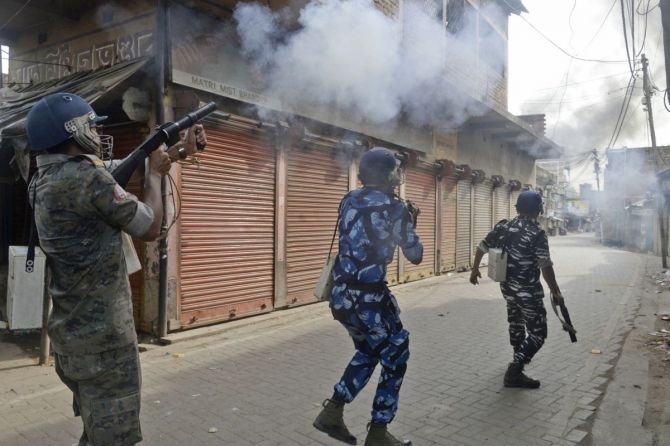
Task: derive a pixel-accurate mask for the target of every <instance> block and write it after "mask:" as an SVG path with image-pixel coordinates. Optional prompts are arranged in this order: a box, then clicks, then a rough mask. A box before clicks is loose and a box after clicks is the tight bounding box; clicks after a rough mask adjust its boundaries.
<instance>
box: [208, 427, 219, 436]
mask: <svg viewBox="0 0 670 446" xmlns="http://www.w3.org/2000/svg"><path fill="white" fill-rule="evenodd" d="M218 431H219V430H218V429H217V428H215V427H210V428H209V430H208V431H207V432H209V433H210V434H215V433H217V432H218Z"/></svg>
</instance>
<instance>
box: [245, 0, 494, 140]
mask: <svg viewBox="0 0 670 446" xmlns="http://www.w3.org/2000/svg"><path fill="white" fill-rule="evenodd" d="M497 13H498V14H500V12H497ZM281 14H282V12H281V11H280V12H275V11H272V10H271V9H269V8H268V7H266V6H264V5H260V4H257V3H241V4H239V5H238V6H237V8H236V10H235V13H234V19H235V21H236V23H237V31H238V34H239V36H240V40H241V46H242V52H243V55H244V56H245V57H246V58H247V59H248V60H249V62H250V63H251V64H252V65H253V68H254V70H255V71H256V72H257V73H260V74H261V77H262V78H263V79H264V81H265V82H266V86H267V91H266V93H267V94H268V95H271V96H274V97H278V98H279V99H281V101H282V102H283V103H284V104H288V105H289V106H291V105H295V104H300V103H305V102H307V103H311V104H312V105H319V106H328V107H332V106H334V107H335V108H336V109H337V110H340V111H341V112H343V113H346V114H347V116H349V117H353V118H355V119H363V120H366V121H369V122H372V123H377V124H382V123H388V122H393V121H394V120H397V119H399V118H400V117H401V116H403V115H406V116H407V118H408V119H409V121H410V122H412V123H413V124H415V125H423V124H431V125H435V124H438V123H439V124H440V125H442V126H444V125H445V121H449V123H448V125H451V126H452V127H455V126H457V125H459V124H461V123H463V122H464V121H465V120H466V119H468V118H469V117H471V116H475V115H478V114H481V113H483V112H484V111H485V107H484V106H483V105H482V104H481V103H479V102H477V101H475V100H474V99H472V98H471V97H469V96H466V95H464V94H462V93H460V94H457V93H456V92H455V91H454V89H453V87H451V86H450V85H449V84H448V83H447V82H446V80H445V76H444V73H445V64H449V63H450V61H449V60H448V59H447V48H449V49H450V51H452V52H454V51H455V52H458V51H460V49H461V48H463V47H464V45H463V44H461V43H460V42H459V41H458V36H459V35H468V34H469V35H472V30H471V29H463V30H460V32H459V34H458V35H452V34H449V33H447V32H446V30H445V27H444V24H443V23H442V22H441V20H438V19H437V18H435V17H432V16H429V15H428V14H427V13H425V12H424V11H423V10H422V9H420V8H419V6H418V5H415V4H414V3H412V2H407V3H405V6H404V9H403V14H402V20H396V19H393V18H390V17H387V16H386V15H384V14H383V13H382V12H381V11H380V10H378V9H377V8H376V7H375V6H374V4H373V3H372V2H371V1H368V0H351V1H346V2H344V1H340V0H324V1H319V2H311V3H309V4H307V5H306V6H305V7H304V8H303V9H302V10H301V11H300V14H299V17H298V23H299V25H300V26H299V27H298V29H297V30H288V29H285V28H283V27H282V25H281V23H282V20H281ZM472 26H474V24H472ZM482 38H485V36H483V37H482ZM471 51H472V50H470V52H471ZM470 57H472V56H470ZM481 58H482V59H484V60H487V61H488V62H489V63H491V61H495V60H497V61H498V62H497V63H496V64H497V65H498V67H495V68H494V69H498V70H502V63H503V60H501V56H500V54H497V53H496V56H495V57H493V56H491V57H487V56H482V57H481ZM456 68H460V69H461V70H463V71H466V70H467V69H468V68H466V67H456ZM464 75H466V76H467V73H464Z"/></svg>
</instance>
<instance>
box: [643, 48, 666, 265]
mask: <svg viewBox="0 0 670 446" xmlns="http://www.w3.org/2000/svg"><path fill="white" fill-rule="evenodd" d="M642 92H643V94H644V101H643V103H644V105H645V107H646V110H647V116H648V118H649V135H650V136H651V148H652V149H655V148H656V131H655V129H654V114H653V112H652V109H651V96H652V95H653V91H652V89H651V84H650V82H649V60H647V57H646V56H645V55H644V54H642ZM656 159H658V158H656ZM660 167H661V166H659V165H658V161H657V164H656V171H657V172H658V170H659V169H660ZM657 196H658V199H657V208H658V231H659V235H660V238H661V264H662V265H663V268H667V267H668V234H667V231H666V229H665V220H666V215H667V208H666V206H665V199H664V197H663V195H662V194H661V192H660V187H659V192H658V194H657Z"/></svg>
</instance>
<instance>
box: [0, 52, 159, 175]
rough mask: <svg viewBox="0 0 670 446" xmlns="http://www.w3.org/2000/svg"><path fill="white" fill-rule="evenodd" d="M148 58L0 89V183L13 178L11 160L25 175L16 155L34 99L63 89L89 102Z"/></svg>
mask: <svg viewBox="0 0 670 446" xmlns="http://www.w3.org/2000/svg"><path fill="white" fill-rule="evenodd" d="M149 60H150V58H141V59H134V60H130V61H125V62H121V63H118V64H116V65H113V66H111V67H106V68H101V69H97V70H90V71H84V72H78V73H74V74H72V75H70V76H67V77H64V78H61V79H57V80H53V81H48V82H41V83H39V84H34V85H29V86H26V87H23V88H18V89H12V88H8V87H6V88H3V89H0V183H1V182H7V181H10V179H9V178H8V177H11V181H12V182H13V181H14V178H13V177H14V174H13V172H12V171H11V169H10V164H12V163H13V164H14V167H15V168H17V169H18V171H19V172H20V175H21V176H22V177H23V178H24V180H26V179H27V176H28V166H27V164H26V161H27V160H26V159H17V158H19V157H20V155H19V152H21V151H22V149H23V148H24V147H25V145H26V135H25V128H24V121H25V118H26V116H27V115H28V112H29V111H30V109H31V107H32V106H33V105H34V104H35V103H36V102H37V101H39V100H40V99H41V98H43V97H45V96H48V95H50V94H52V93H57V92H61V91H66V92H68V93H74V94H76V95H79V96H81V97H82V98H84V99H86V100H87V101H88V102H89V103H91V104H93V103H95V101H96V100H98V99H100V98H102V97H103V96H105V95H106V94H108V93H109V92H110V91H111V90H112V89H114V87H116V86H117V85H119V84H120V83H122V82H123V81H125V80H126V79H128V78H129V77H130V76H132V75H133V74H135V73H136V72H138V71H139V70H140V69H142V67H144V66H145V65H146V64H147V63H148V61H149ZM15 149H18V150H15ZM15 155H16V156H15ZM26 158H27V157H26Z"/></svg>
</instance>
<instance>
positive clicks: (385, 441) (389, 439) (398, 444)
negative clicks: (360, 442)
mask: <svg viewBox="0 0 670 446" xmlns="http://www.w3.org/2000/svg"><path fill="white" fill-rule="evenodd" d="M364 446H412V442H411V441H409V440H398V439H397V438H396V437H394V436H393V435H391V434H390V433H389V431H388V430H387V429H386V425H385V424H377V423H368V436H367V437H365V445H364Z"/></svg>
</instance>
